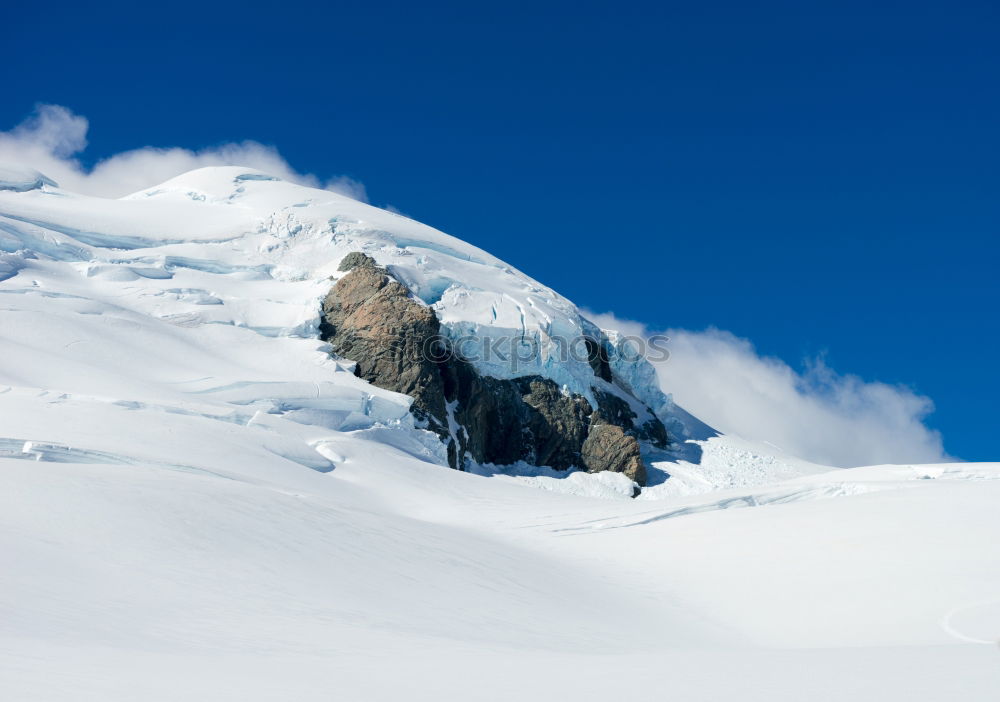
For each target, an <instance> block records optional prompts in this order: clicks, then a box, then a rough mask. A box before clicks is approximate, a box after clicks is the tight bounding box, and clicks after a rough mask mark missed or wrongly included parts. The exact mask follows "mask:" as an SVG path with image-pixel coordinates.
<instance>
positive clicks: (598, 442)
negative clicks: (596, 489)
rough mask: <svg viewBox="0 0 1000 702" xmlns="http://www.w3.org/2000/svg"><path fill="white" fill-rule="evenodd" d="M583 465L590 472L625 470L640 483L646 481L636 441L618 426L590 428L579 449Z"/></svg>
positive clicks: (598, 425) (619, 471)
mask: <svg viewBox="0 0 1000 702" xmlns="http://www.w3.org/2000/svg"><path fill="white" fill-rule="evenodd" d="M581 455H582V459H583V467H584V468H585V469H586V470H587V471H588V472H590V473H596V472H599V471H602V470H609V471H612V472H614V473H624V474H625V475H626V476H627V477H629V478H631V479H632V480H634V481H635V482H636V483H638V484H639V485H645V484H646V466H644V465H643V463H642V456H641V454H640V452H639V441H638V440H637V439H636V438H635V437H634V436H631V435H629V434H626V433H625V430H624V429H622V428H621V427H616V426H613V425H611V424H595V425H593V426H591V427H590V432H589V433H588V434H587V440H586V441H584V442H583V447H582V449H581Z"/></svg>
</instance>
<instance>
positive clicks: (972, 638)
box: [0, 169, 1000, 702]
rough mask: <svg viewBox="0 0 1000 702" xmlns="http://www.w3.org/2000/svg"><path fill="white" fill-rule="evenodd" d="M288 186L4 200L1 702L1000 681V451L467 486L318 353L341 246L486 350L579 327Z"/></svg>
mask: <svg viewBox="0 0 1000 702" xmlns="http://www.w3.org/2000/svg"><path fill="white" fill-rule="evenodd" d="M261 177H262V176H260V174H252V173H244V172H242V171H238V170H236V169H211V170H207V171H200V172H196V173H194V174H189V176H185V177H183V178H182V179H178V180H177V181H172V182H171V183H168V184H165V186H163V188H161V189H155V190H154V191H150V192H148V193H145V194H140V195H139V196H134V197H132V198H129V199H126V200H122V201H104V200H96V199H91V198H80V197H78V196H74V195H71V194H68V193H64V192H62V191H59V190H58V189H56V188H54V187H52V186H51V185H50V184H49V183H48V182H46V181H43V180H40V179H38V178H36V177H35V176H31V177H26V178H21V179H14V178H9V179H8V180H9V182H11V183H15V181H16V183H17V184H19V185H18V187H17V188H13V187H12V188H11V189H10V190H9V191H7V192H3V193H0V251H3V252H5V253H0V358H2V361H3V362H2V363H0V418H2V423H0V481H2V490H0V564H2V567H0V698H2V699H5V700H6V699H10V700H46V701H48V700H74V701H75V700H137V699H142V700H179V699H206V700H286V699H296V700H329V699H345V700H383V699H384V700H395V699H409V700H424V699H426V700H449V699H473V700H509V699H512V698H516V699H527V700H560V699H572V700H606V699H611V698H617V699H660V698H669V697H674V698H677V699H684V700H719V699H740V700H802V699H810V700H844V699H851V700H895V699H899V700H907V701H908V702H909V701H912V700H943V699H961V700H991V699H995V698H996V695H997V694H998V693H1000V650H998V649H997V646H996V644H995V641H996V640H997V639H998V638H1000V548H998V547H997V543H1000V510H998V509H997V507H996V506H997V505H998V504H1000V464H992V463H991V464H953V465H935V466H875V467H867V468H855V469H850V470H828V469H824V468H823V467H820V466H813V465H809V464H805V463H803V462H801V461H797V460H796V459H793V458H790V457H786V456H780V455H778V454H777V453H768V452H767V451H765V450H764V449H762V448H761V447H758V446H754V445H751V444H747V443H746V442H741V441H740V440H739V439H736V438H734V437H714V438H710V439H707V440H704V441H701V442H700V443H696V444H690V445H688V448H691V449H693V450H692V451H689V452H687V453H684V454H683V456H684V457H685V458H687V459H689V460H686V461H680V462H678V458H679V457H680V454H677V455H669V454H663V455H660V456H652V457H651V459H652V460H654V467H659V468H661V469H662V471H666V472H670V473H671V474H672V476H673V477H671V478H670V479H668V480H666V481H663V480H662V477H663V476H660V481H659V482H658V483H657V482H656V481H651V482H652V483H653V484H651V486H650V487H649V488H647V489H646V490H645V491H644V493H643V494H642V496H641V498H642V499H639V500H630V499H622V496H623V495H627V494H630V491H629V490H625V489H623V486H622V485H619V484H618V483H616V478H617V477H620V476H608V475H604V476H600V475H599V476H584V475H580V474H573V475H571V476H568V477H563V476H560V477H554V476H552V475H547V474H542V473H540V474H538V475H535V476H533V477H527V478H526V477H523V476H520V477H518V476H507V475H503V474H502V471H498V472H500V473H501V474H499V475H496V476H495V477H492V478H484V477H481V476H479V475H472V474H468V473H461V472H458V471H452V470H449V469H447V468H445V467H443V465H442V463H443V456H442V452H441V447H440V443H439V442H438V441H437V439H436V438H434V437H431V436H429V435H428V434H427V432H422V431H420V430H419V429H416V428H414V427H413V425H412V420H411V419H410V415H409V414H408V413H407V408H408V405H409V400H408V399H407V398H405V397H403V396H400V395H396V394H394V393H390V392H386V391H382V390H378V389H376V388H373V387H371V386H370V385H368V384H367V383H364V382H362V381H360V380H358V379H357V378H355V377H354V376H353V375H352V374H351V373H350V372H349V369H348V367H347V366H346V365H344V364H341V363H338V362H336V361H334V360H332V359H330V358H329V356H328V354H327V353H326V349H325V347H324V346H323V345H322V344H321V343H320V342H319V341H318V340H317V339H316V338H315V334H316V322H317V314H318V299H319V297H320V296H321V295H322V294H323V293H324V292H325V290H326V288H328V287H329V285H330V282H329V280H328V276H330V275H335V274H336V264H337V262H338V260H339V258H340V256H342V255H343V254H344V253H346V252H347V251H348V250H352V249H356V248H358V247H359V245H360V246H363V247H366V250H369V251H371V252H372V253H373V254H375V255H377V256H378V257H379V258H380V260H381V261H383V262H385V263H388V264H390V265H394V266H396V268H395V271H396V272H397V273H398V274H399V275H400V276H401V277H404V278H407V280H409V281H410V282H411V283H412V284H414V285H417V286H419V285H424V286H426V287H425V288H424V289H425V290H426V291H427V300H425V301H426V302H428V304H433V305H435V306H436V309H437V310H438V311H439V313H440V314H441V315H442V318H443V319H444V320H446V321H447V320H451V323H453V324H454V325H455V328H456V329H463V328H467V327H468V326H469V325H480V324H482V325H484V326H487V327H489V326H492V325H493V323H494V322H495V326H496V327H497V329H498V330H504V329H507V327H508V326H513V327H520V329H521V331H522V333H532V330H534V331H536V332H537V333H539V334H547V333H549V332H551V331H553V330H558V329H559V328H560V327H564V328H572V327H573V326H574V325H577V326H579V324H580V323H581V322H580V320H579V318H578V317H577V315H576V313H575V308H573V307H572V304H571V303H569V302H568V301H566V300H564V299H563V298H561V297H559V296H558V295H556V294H555V293H553V292H552V291H549V290H547V289H545V288H544V287H542V286H539V285H538V284H537V283H535V282H534V281H530V280H529V279H527V278H525V277H524V276H521V274H519V273H517V272H516V271H514V270H512V269H510V268H509V267H507V266H505V264H502V262H497V261H496V260H495V259H492V258H491V257H489V256H488V254H485V253H484V252H480V251H478V250H476V249H473V247H468V246H467V245H465V244H463V243H462V242H459V241H458V240H454V239H451V238H448V237H445V235H443V234H440V233H437V232H434V231H433V230H430V229H429V228H426V227H423V226H422V225H418V224H416V223H412V222H410V221H409V220H405V219H402V218H399V217H396V216H395V215H391V214H388V213H380V212H379V211H378V210H374V208H369V207H367V206H365V205H362V204H360V203H354V202H353V201H350V200H347V199H346V198H342V197H340V196H336V195H332V194H329V193H322V192H320V191H310V190H307V189H303V188H298V187H297V186H291V185H288V184H282V183H275V182H272V181H265V180H261ZM324 198H325V199H324ZM396 220H398V221H396ZM456 261H457V263H456ZM470 281H474V282H475V284H472V282H470ZM498 333H499V332H498ZM541 369H542V370H545V371H546V372H551V374H553V375H555V376H559V374H562V375H561V376H560V377H561V379H562V380H565V381H566V383H567V384H569V385H571V384H572V382H573V380H574V377H575V375H574V373H575V372H576V371H575V370H574V369H572V368H571V369H569V370H566V369H560V368H552V367H550V366H547V365H545V362H544V360H543V361H542V368H541ZM640 371H641V369H640ZM640 371H636V373H637V375H636V377H638V375H639V373H640ZM498 372H499V371H498ZM652 404H654V403H653V402H651V405H652ZM845 440H849V437H845ZM481 472H486V473H489V471H485V470H484V471H481ZM519 483H528V485H524V484H519ZM538 487H541V488H545V489H542V490H539V489H535V488H538ZM625 487H628V486H625ZM616 497H617V498H618V499H608V498H616Z"/></svg>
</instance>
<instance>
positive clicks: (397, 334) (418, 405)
mask: <svg viewBox="0 0 1000 702" xmlns="http://www.w3.org/2000/svg"><path fill="white" fill-rule="evenodd" d="M340 269H341V270H342V271H343V270H349V271H350V272H349V273H348V274H347V275H345V276H344V277H343V278H341V279H340V280H338V281H337V284H336V285H334V286H333V289H332V290H331V291H330V293H329V294H328V295H327V296H326V299H325V300H324V301H323V317H322V322H321V327H320V334H321V336H322V338H323V339H324V340H326V341H329V342H330V344H331V345H332V346H333V350H334V352H335V353H336V354H337V355H338V356H342V357H343V358H347V359H350V360H352V361H354V362H355V363H356V364H357V365H356V366H355V371H354V372H355V375H357V376H358V377H359V378H364V379H365V380H367V381H368V382H369V383H371V384H372V385H376V386H378V387H380V388H385V389H386V390H393V391H395V392H401V393H403V394H404V395H409V396H410V397H412V398H413V407H412V411H413V413H414V414H415V415H416V416H417V417H418V418H419V419H421V420H423V421H426V422H427V423H428V426H429V428H430V429H432V430H433V431H436V432H437V433H438V434H441V435H442V436H447V435H448V431H447V427H448V423H447V420H446V417H445V400H444V384H443V382H442V379H441V371H440V369H439V368H438V365H437V364H436V363H434V362H433V361H431V360H428V358H427V355H428V354H426V353H425V350H426V349H427V348H430V346H431V345H432V344H433V343H434V340H435V339H437V338H438V337H439V336H440V332H441V326H440V324H439V323H438V319H437V317H436V316H435V314H434V311H433V310H431V309H430V308H429V307H426V306H424V305H421V304H420V303H418V302H416V301H415V300H413V299H412V298H411V296H410V291H409V290H407V289H406V287H405V286H403V285H402V284H401V283H400V282H399V281H398V280H396V279H395V278H393V277H392V276H390V275H389V274H388V272H387V271H386V270H385V269H384V268H381V267H379V266H378V265H376V263H375V260H374V259H372V258H371V257H369V256H366V255H365V254H363V253H360V252H352V253H350V254H348V255H347V257H345V258H344V260H343V261H342V262H341V264H340Z"/></svg>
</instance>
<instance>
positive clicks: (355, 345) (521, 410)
mask: <svg viewBox="0 0 1000 702" xmlns="http://www.w3.org/2000/svg"><path fill="white" fill-rule="evenodd" d="M340 270H342V271H346V272H347V275H345V276H343V277H342V278H340V279H339V280H338V281H337V283H336V284H335V285H334V286H333V288H332V289H331V290H330V292H329V293H328V294H327V296H326V299H325V300H324V301H323V317H322V322H321V326H320V331H321V334H322V338H323V339H324V340H326V341H328V342H329V343H330V344H331V346H332V348H333V350H334V352H335V353H336V354H337V355H339V356H341V357H344V358H347V359H350V360H352V361H354V362H355V363H356V367H355V373H356V374H357V375H358V376H359V377H361V378H364V379H365V380H367V381H369V382H370V383H372V384H373V385H376V386H378V387H381V388H385V389H388V390H394V391H396V392H401V393H404V394H407V395H410V396H411V397H412V398H413V406H412V411H413V414H414V415H415V416H416V417H417V419H418V420H419V421H421V422H423V423H424V425H425V426H426V427H427V428H428V429H430V430H432V431H434V432H436V433H437V434H438V435H439V436H441V438H442V440H444V441H445V442H447V444H448V456H449V462H450V463H451V465H452V467H455V468H462V467H463V466H464V465H465V459H466V457H469V458H471V459H472V460H474V461H476V462H478V463H492V464H497V465H509V464H512V463H516V462H518V461H524V462H526V463H529V464H532V465H538V466H550V467H552V468H555V469H557V470H566V469H569V468H573V467H576V468H582V469H585V470H587V471H590V472H598V471H605V470H610V471H614V472H618V473H623V474H624V475H626V476H627V477H629V478H630V479H632V480H634V481H635V482H637V483H638V484H639V485H643V484H645V481H646V469H645V466H644V464H643V462H642V456H641V453H640V443H639V440H640V439H641V440H646V441H650V442H651V443H653V444H655V445H657V446H665V445H666V443H667V433H666V429H664V427H663V424H662V423H660V421H659V420H657V419H655V418H649V419H647V420H646V421H644V422H637V418H638V417H637V414H636V412H635V411H633V409H632V406H630V403H629V402H628V401H626V399H623V398H622V397H620V396H619V394H622V393H624V391H623V390H620V389H619V388H617V387H616V386H615V385H614V384H613V383H614V377H613V375H612V372H611V368H610V365H609V363H608V357H607V354H606V352H605V350H604V348H603V346H602V345H601V343H600V341H599V340H596V339H585V341H586V344H587V351H588V354H589V362H590V366H591V368H592V369H593V371H594V378H595V381H594V388H593V391H594V397H595V398H596V402H597V407H596V409H595V408H593V407H592V406H591V404H590V402H589V401H588V400H587V399H586V398H585V397H583V396H582V395H577V394H572V393H567V392H564V391H563V390H562V389H561V388H560V387H559V386H558V385H556V383H555V382H553V381H552V380H550V379H547V378H543V377H541V376H528V377H522V378H512V379H502V378H494V377H490V376H486V375H482V374H480V373H479V371H478V370H476V368H475V367H474V366H473V365H472V364H471V363H468V362H467V361H465V360H463V359H461V358H457V357H455V356H454V355H452V354H450V353H448V351H449V349H448V348H447V342H446V341H444V338H443V337H442V335H441V325H440V322H439V321H438V319H437V316H436V315H435V314H434V311H433V310H432V309H431V308H430V307H427V306H426V305H425V304H423V303H422V302H420V301H418V300H417V299H416V298H414V297H413V296H412V295H411V294H410V291H409V290H408V289H407V288H406V286H404V285H403V284H402V283H400V282H399V281H398V280H396V279H395V278H393V276H392V275H391V274H390V273H389V272H388V271H387V270H386V269H385V268H382V267H380V266H378V265H377V263H376V262H375V260H374V259H372V258H371V257H369V256H367V255H365V254H363V253H360V252H353V253H350V254H348V255H347V256H346V257H345V258H344V260H343V261H342V262H341V264H340ZM626 397H627V396H626ZM631 399H632V400H634V398H631ZM634 401H635V402H636V403H638V401H637V400H634ZM639 404H641V403H639ZM449 408H450V410H449ZM449 413H450V416H449Z"/></svg>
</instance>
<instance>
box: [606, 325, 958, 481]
mask: <svg viewBox="0 0 1000 702" xmlns="http://www.w3.org/2000/svg"><path fill="white" fill-rule="evenodd" d="M588 317H589V318H590V319H591V320H593V321H594V323H596V324H597V325H598V326H600V327H602V328H604V329H615V330H618V331H620V332H622V333H624V334H632V335H636V336H642V337H648V336H649V335H650V333H651V331H650V330H649V329H647V328H646V327H644V326H643V325H642V324H639V323H637V322H630V321H627V320H622V319H618V318H617V317H615V316H614V315H613V314H588ZM663 333H664V334H666V335H667V336H669V337H670V342H669V344H668V347H669V349H670V353H671V356H670V359H669V360H667V361H665V362H663V363H658V364H656V370H657V373H658V375H659V379H660V387H661V388H662V389H663V391H664V392H666V393H671V394H673V396H674V400H675V401H676V402H677V404H679V405H680V406H682V407H683V408H684V409H686V410H688V411H689V412H691V413H692V414H694V415H695V416H696V417H698V418H699V419H701V420H702V421H704V422H706V423H708V424H710V425H711V426H713V427H714V428H716V429H717V430H719V431H721V432H723V433H726V434H736V435H738V436H741V437H743V438H745V439H751V440H754V441H767V442H769V443H771V444H774V445H775V446H777V447H779V448H781V449H782V450H784V451H786V452H787V453H790V454H792V455H795V456H799V457H800V458H803V459H805V460H807V461H812V462H814V463H820V464H823V465H831V466H838V467H844V468H846V467H853V466H860V465H872V464H879V463H934V462H940V461H945V460H953V459H950V457H949V456H947V454H946V453H945V451H944V447H943V445H942V441H941V435H940V434H939V433H938V432H937V431H934V430H932V429H930V428H928V427H927V426H926V424H925V423H924V420H925V419H926V417H927V415H928V414H930V413H931V412H932V411H933V409H934V404H933V403H932V402H931V400H930V399H929V398H927V397H923V396H921V395H917V394H915V393H914V392H913V391H912V390H910V389H908V388H906V387H902V386H898V385H887V384H885V383H880V382H867V381H865V380H863V379H861V378H859V377H857V376H854V375H842V374H839V373H837V372H836V371H834V370H832V369H831V368H829V367H828V366H826V365H825V364H824V363H823V361H822V360H821V359H812V360H809V361H807V363H806V365H805V370H804V371H802V372H799V371H796V370H795V369H793V368H792V367H790V366H789V365H788V364H787V363H785V362H784V361H782V360H780V359H777V358H769V357H766V356H761V355H760V354H758V353H757V352H756V350H755V349H754V347H753V344H751V343H750V342H749V341H748V340H746V339H741V338H739V337H737V336H735V335H733V334H731V333H729V332H726V331H720V330H718V329H708V330H705V331H701V332H694V331H688V330H683V329H669V330H667V331H665V332H663Z"/></svg>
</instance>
